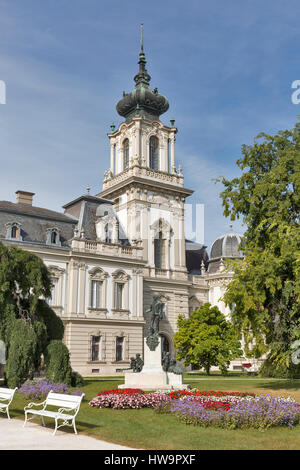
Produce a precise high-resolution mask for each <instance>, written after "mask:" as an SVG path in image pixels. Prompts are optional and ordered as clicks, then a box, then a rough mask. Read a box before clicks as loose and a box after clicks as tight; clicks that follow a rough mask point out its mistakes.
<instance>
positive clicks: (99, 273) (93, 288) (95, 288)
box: [89, 267, 107, 310]
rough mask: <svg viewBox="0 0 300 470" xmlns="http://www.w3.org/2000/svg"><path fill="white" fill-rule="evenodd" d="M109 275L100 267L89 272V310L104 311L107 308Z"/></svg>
mask: <svg viewBox="0 0 300 470" xmlns="http://www.w3.org/2000/svg"><path fill="white" fill-rule="evenodd" d="M106 282H107V273H105V272H104V271H103V270H102V269H101V268H100V267H96V268H93V269H91V270H90V271H89V296H90V298H89V308H90V309H98V310H100V309H101V310H102V309H105V308H106Z"/></svg>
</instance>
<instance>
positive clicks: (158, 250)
mask: <svg viewBox="0 0 300 470" xmlns="http://www.w3.org/2000/svg"><path fill="white" fill-rule="evenodd" d="M154 264H155V267H156V268H158V269H162V268H164V267H165V240H164V239H163V234H162V223H161V220H160V221H159V231H158V234H157V236H156V238H155V239H154Z"/></svg>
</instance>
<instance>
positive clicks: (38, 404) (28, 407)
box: [24, 400, 47, 411]
mask: <svg viewBox="0 0 300 470" xmlns="http://www.w3.org/2000/svg"><path fill="white" fill-rule="evenodd" d="M46 401H47V400H45V401H42V402H41V403H34V402H30V403H28V405H26V406H25V408H24V411H25V410H27V409H30V408H32V407H33V406H42V405H44V404H45V403H46Z"/></svg>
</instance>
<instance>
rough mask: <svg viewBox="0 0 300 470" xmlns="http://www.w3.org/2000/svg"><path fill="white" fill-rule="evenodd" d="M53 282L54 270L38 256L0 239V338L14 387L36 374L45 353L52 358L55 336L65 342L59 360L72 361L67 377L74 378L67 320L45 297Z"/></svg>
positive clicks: (9, 378)
mask: <svg viewBox="0 0 300 470" xmlns="http://www.w3.org/2000/svg"><path fill="white" fill-rule="evenodd" d="M51 286H52V282H51V277H50V273H49V271H48V269H47V267H46V266H45V265H44V263H43V261H42V260H41V259H40V258H39V257H38V256H36V255H34V254H32V253H29V252H27V251H25V250H21V249H18V248H15V247H7V246H4V245H3V244H2V243H0V339H2V340H3V341H4V343H5V345H6V352H7V362H6V365H5V373H6V378H7V382H8V384H9V386H11V387H15V386H20V385H21V384H22V383H23V382H24V381H25V380H26V379H27V378H29V377H30V375H32V374H33V372H34V370H35V369H37V368H38V367H39V364H40V358H41V354H47V358H48V361H49V362H51V350H50V352H49V351H48V349H47V347H48V345H49V344H50V343H51V341H52V340H55V341H56V343H60V344H61V347H59V345H58V346H57V351H55V359H56V362H59V360H60V357H59V356H60V354H61V356H62V358H61V360H64V363H65V362H66V361H67V362H68V365H67V367H65V368H64V371H66V372H65V375H66V377H65V379H67V380H68V381H69V382H70V380H71V379H70V377H71V378H73V375H74V374H73V373H72V369H71V366H70V363H69V356H68V355H66V354H65V351H64V348H65V347H63V346H64V345H62V339H63V334H64V327H63V323H62V321H61V319H60V318H59V317H58V316H57V315H56V314H55V312H54V311H53V310H52V309H51V308H50V307H49V305H47V303H46V302H45V300H43V299H45V298H49V297H50V295H51ZM52 362H53V361H52ZM64 371H61V377H63V378H64ZM74 377H75V375H74Z"/></svg>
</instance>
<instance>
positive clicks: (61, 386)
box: [18, 379, 82, 400]
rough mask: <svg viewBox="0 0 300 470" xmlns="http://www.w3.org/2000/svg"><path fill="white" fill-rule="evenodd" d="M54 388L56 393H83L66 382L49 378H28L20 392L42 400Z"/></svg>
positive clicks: (29, 397) (28, 396) (26, 396)
mask: <svg viewBox="0 0 300 470" xmlns="http://www.w3.org/2000/svg"><path fill="white" fill-rule="evenodd" d="M51 390H52V392H55V393H66V394H68V395H81V394H82V392H81V390H74V391H71V390H70V389H69V387H68V386H67V385H66V384H65V383H53V382H50V380H47V379H34V380H27V381H26V382H25V383H24V384H23V385H22V386H21V387H20V388H19V390H18V393H20V394H21V395H23V396H24V397H25V398H28V399H37V400H42V399H43V398H46V396H47V395H48V393H49V392H50V391H51Z"/></svg>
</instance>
